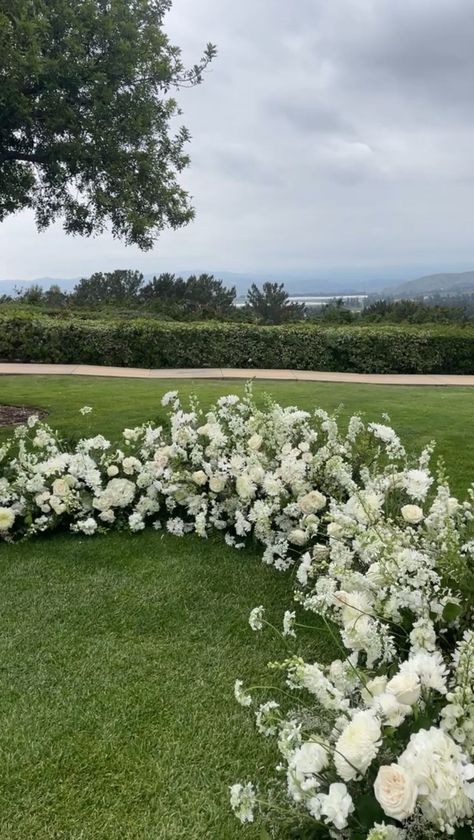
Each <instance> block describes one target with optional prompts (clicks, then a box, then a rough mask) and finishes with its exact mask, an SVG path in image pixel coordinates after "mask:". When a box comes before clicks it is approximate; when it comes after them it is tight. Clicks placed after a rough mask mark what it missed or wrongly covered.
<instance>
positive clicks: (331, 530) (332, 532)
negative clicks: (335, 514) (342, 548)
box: [327, 522, 344, 540]
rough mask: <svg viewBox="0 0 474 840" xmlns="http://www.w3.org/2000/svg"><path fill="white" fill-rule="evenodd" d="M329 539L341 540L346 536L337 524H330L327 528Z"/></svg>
mask: <svg viewBox="0 0 474 840" xmlns="http://www.w3.org/2000/svg"><path fill="white" fill-rule="evenodd" d="M327 531H328V537H333V539H335V540H340V539H341V538H342V537H343V536H344V529H343V528H342V527H341V526H340V525H339V524H338V523H337V522H330V523H329V525H328V528H327Z"/></svg>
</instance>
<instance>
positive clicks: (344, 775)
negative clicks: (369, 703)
mask: <svg viewBox="0 0 474 840" xmlns="http://www.w3.org/2000/svg"><path fill="white" fill-rule="evenodd" d="M381 734H382V730H381V726H380V720H379V718H378V717H377V715H376V714H375V712H373V711H372V710H371V709H366V710H363V711H361V712H356V714H355V715H354V717H353V718H352V720H351V721H350V723H348V724H347V726H346V728H345V729H344V730H343V732H342V734H341V735H340V736H339V738H338V740H337V742H336V746H335V750H334V763H335V765H336V770H337V773H338V775H339V776H340V777H341V779H343V781H345V782H350V781H351V780H352V779H356V778H357V777H358V776H363V775H364V773H365V772H366V770H367V768H368V767H369V765H370V764H371V763H372V761H373V759H374V758H375V756H376V755H377V753H378V751H379V748H380V744H381V740H380V739H381Z"/></svg>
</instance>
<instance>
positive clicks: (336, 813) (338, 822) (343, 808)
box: [319, 782, 354, 831]
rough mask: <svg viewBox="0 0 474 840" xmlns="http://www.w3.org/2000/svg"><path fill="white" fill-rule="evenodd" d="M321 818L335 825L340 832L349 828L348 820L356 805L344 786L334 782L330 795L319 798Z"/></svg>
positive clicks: (321, 795)
mask: <svg viewBox="0 0 474 840" xmlns="http://www.w3.org/2000/svg"><path fill="white" fill-rule="evenodd" d="M319 799H320V803H321V809H320V813H321V816H323V817H325V818H326V822H328V823H330V824H331V825H334V826H335V827H336V828H338V829H339V830H340V831H342V829H343V828H346V826H347V818H348V816H349V814H352V812H353V810H354V803H353V802H352V798H351V796H350V794H349V792H348V790H347V788H346V786H345V785H344V784H342V782H334V783H333V784H332V785H330V787H329V793H327V794H320V796H319Z"/></svg>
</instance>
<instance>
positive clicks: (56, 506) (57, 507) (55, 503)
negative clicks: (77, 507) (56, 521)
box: [49, 496, 66, 516]
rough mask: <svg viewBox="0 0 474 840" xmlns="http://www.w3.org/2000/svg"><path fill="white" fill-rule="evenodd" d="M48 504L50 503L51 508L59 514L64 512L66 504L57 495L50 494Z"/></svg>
mask: <svg viewBox="0 0 474 840" xmlns="http://www.w3.org/2000/svg"><path fill="white" fill-rule="evenodd" d="M49 504H50V505H51V507H52V509H53V510H54V512H55V513H57V514H58V516H59V514H60V513H64V511H65V510H66V505H65V504H64V502H63V501H61V499H60V498H59V497H58V496H51V497H50V500H49Z"/></svg>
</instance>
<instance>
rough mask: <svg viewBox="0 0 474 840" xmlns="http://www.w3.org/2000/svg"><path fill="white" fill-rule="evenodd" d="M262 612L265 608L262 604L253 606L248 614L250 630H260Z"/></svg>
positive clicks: (261, 626)
mask: <svg viewBox="0 0 474 840" xmlns="http://www.w3.org/2000/svg"><path fill="white" fill-rule="evenodd" d="M264 612H265V608H264V607H263V606H262V605H260V606H259V607H254V608H253V610H252V611H251V613H250V615H249V624H250V626H251V628H252V630H262V628H263V614H264Z"/></svg>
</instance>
